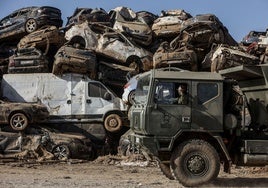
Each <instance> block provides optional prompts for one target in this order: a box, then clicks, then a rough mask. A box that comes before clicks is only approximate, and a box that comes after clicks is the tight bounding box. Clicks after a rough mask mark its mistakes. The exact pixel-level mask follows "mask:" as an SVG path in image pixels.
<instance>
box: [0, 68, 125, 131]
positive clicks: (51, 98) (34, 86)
mask: <svg viewBox="0 0 268 188" xmlns="http://www.w3.org/2000/svg"><path fill="white" fill-rule="evenodd" d="M1 92H2V97H3V98H7V99H8V100H10V101H16V102H41V103H43V104H45V105H46V106H47V107H48V110H49V113H50V118H49V123H53V122H54V123H64V122H73V123H82V122H83V123H86V122H93V121H94V122H96V121H97V122H99V121H101V122H103V123H104V126H105V128H106V130H108V131H110V132H116V131H118V130H120V129H121V126H123V125H124V123H125V122H126V120H127V116H126V110H127V109H126V106H125V104H124V103H123V102H122V100H121V99H120V98H118V97H117V96H116V95H115V94H114V93H113V92H111V91H110V90H109V89H108V88H106V87H105V86H104V85H103V84H102V83H101V82H99V81H94V80H91V79H89V78H88V77H86V76H84V75H80V74H73V73H69V74H63V75H62V76H56V75H54V74H52V73H33V74H5V75H3V79H2V84H1Z"/></svg>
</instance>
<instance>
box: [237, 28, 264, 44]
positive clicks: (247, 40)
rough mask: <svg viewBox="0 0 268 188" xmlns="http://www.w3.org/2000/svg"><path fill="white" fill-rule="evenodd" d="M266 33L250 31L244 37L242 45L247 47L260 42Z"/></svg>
mask: <svg viewBox="0 0 268 188" xmlns="http://www.w3.org/2000/svg"><path fill="white" fill-rule="evenodd" d="M265 35H266V32H265V31H250V32H249V33H248V34H247V35H246V36H245V37H243V39H242V41H241V43H242V44H243V45H245V46H248V45H250V44H252V43H253V42H258V41H259V37H260V36H265Z"/></svg>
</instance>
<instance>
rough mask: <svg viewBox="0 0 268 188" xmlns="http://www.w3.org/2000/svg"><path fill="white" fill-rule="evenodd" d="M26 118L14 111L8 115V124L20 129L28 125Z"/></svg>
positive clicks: (14, 128) (17, 129)
mask: <svg viewBox="0 0 268 188" xmlns="http://www.w3.org/2000/svg"><path fill="white" fill-rule="evenodd" d="M28 123H29V121H28V118H27V117H26V115H25V114H23V113H15V114H13V115H12V116H11V117H10V120H9V125H10V126H11V128H12V129H13V130H16V131H22V130H24V129H25V128H26V127H27V126H28Z"/></svg>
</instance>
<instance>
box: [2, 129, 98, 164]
mask: <svg viewBox="0 0 268 188" xmlns="http://www.w3.org/2000/svg"><path fill="white" fill-rule="evenodd" d="M0 152H1V155H0V157H1V158H5V157H7V158H8V157H12V158H16V157H18V158H20V159H27V160H29V159H37V160H39V161H40V160H51V159H56V160H67V159H70V158H79V159H88V160H92V159H94V158H95V157H96V152H95V150H94V147H93V144H92V142H91V140H90V139H89V138H87V137H86V136H84V135H83V134H80V133H73V132H68V133H60V132H59V131H57V130H54V129H51V128H50V129H48V128H47V127H40V126H35V127H29V129H27V131H25V134H20V133H17V132H10V131H0Z"/></svg>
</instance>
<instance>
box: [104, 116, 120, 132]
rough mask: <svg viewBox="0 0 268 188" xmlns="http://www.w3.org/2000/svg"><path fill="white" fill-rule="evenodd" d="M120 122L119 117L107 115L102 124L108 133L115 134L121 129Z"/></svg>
mask: <svg viewBox="0 0 268 188" xmlns="http://www.w3.org/2000/svg"><path fill="white" fill-rule="evenodd" d="M121 126H122V121H121V118H120V116H119V115H117V114H111V115H109V116H108V117H107V118H106V119H105V122H104V127H105V129H106V130H108V131H109V132H117V131H119V130H120V129H121Z"/></svg>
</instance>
